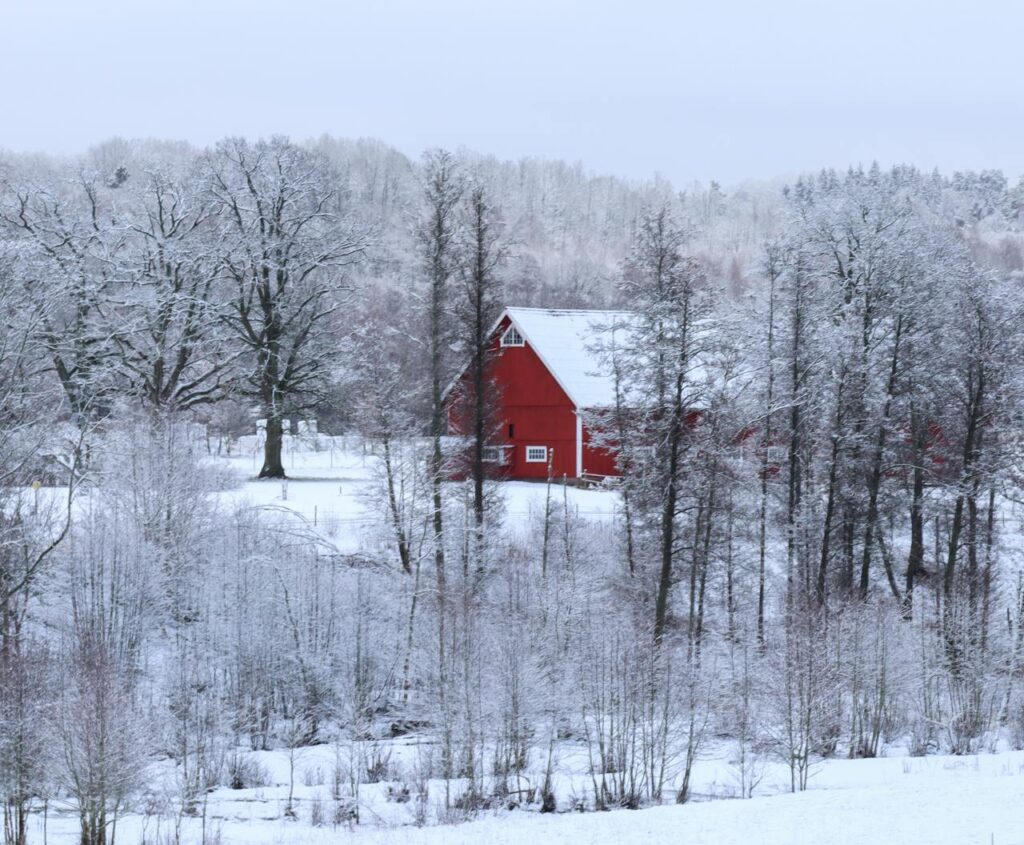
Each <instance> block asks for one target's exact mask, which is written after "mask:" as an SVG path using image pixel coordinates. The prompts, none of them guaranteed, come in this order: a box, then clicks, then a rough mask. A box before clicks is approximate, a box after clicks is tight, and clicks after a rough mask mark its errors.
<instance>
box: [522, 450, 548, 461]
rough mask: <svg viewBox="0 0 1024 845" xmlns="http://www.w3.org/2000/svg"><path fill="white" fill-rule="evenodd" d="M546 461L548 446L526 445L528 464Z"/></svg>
mask: <svg viewBox="0 0 1024 845" xmlns="http://www.w3.org/2000/svg"><path fill="white" fill-rule="evenodd" d="M547 461H548V447H547V446H527V447H526V463H528V464H546V463H547Z"/></svg>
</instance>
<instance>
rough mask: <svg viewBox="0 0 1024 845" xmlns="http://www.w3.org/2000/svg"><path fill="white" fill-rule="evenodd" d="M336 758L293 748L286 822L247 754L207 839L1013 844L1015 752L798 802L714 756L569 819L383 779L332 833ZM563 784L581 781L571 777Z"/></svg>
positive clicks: (904, 765) (461, 844)
mask: <svg viewBox="0 0 1024 845" xmlns="http://www.w3.org/2000/svg"><path fill="white" fill-rule="evenodd" d="M400 742H401V743H402V744H403V745H404V749H403V748H402V747H396V748H395V749H394V752H395V753H396V756H398V757H401V756H403V755H402V754H399V753H398V752H400V751H402V750H404V751H405V752H409V753H412V751H413V747H414V746H413V745H411V744H409V741H408V740H404V741H400ZM341 753H342V757H343V756H344V753H345V752H344V751H342V752H341ZM338 754H339V751H338V750H337V749H334V748H332V747H328V746H320V747H317V748H310V749H305V750H303V751H300V752H299V753H298V755H297V756H296V760H295V772H296V775H295V779H296V785H295V805H296V814H297V819H294V820H289V819H286V818H285V808H286V805H287V796H288V780H289V761H288V756H287V753H286V752H283V751H281V752H261V753H259V754H255V755H252V756H253V758H254V759H256V760H258V761H259V763H260V765H261V766H262V767H263V769H264V771H265V772H266V774H267V775H268V776H269V777H268V779H269V781H270V785H268V786H264V787H258V788H253V789H244V790H230V789H227V788H220V789H218V790H217V791H215V792H214V793H212V794H211V795H210V798H209V804H208V807H207V819H206V823H205V824H206V829H207V836H208V841H217V840H216V839H213V838H211V837H213V836H219V841H220V842H222V843H232V845H235V843H238V844H239V845H241V843H254V845H256V844H257V843H258V844H259V845H288V843H296V845H305V844H306V843H308V845H327V843H340V842H351V843H353V845H477V843H488V845H517V844H518V843H530V845H591V844H592V845H641V843H645V844H646V843H687V845H702V843H703V844H705V845H729V843H744V845H747V843H758V845H799V843H808V845H812V843H813V845H830V843H834V845H854V843H857V844H858V845H860V843H863V845H881V843H890V842H891V843H898V844H899V845H1024V752H1012V751H1007V752H1003V753H999V754H991V755H981V756H976V757H949V756H933V757H924V758H910V757H904V756H899V757H887V758H879V759H874V760H829V761H825V762H823V763H822V764H820V766H819V767H818V768H817V771H816V774H815V775H814V777H813V779H812V782H811V786H810V789H809V790H808V791H807V792H803V793H798V794H789V793H788V792H787V791H786V789H787V783H788V775H787V772H786V770H785V769H784V768H783V767H782V766H781V765H779V764H770V765H769V766H768V768H767V770H766V772H765V779H764V780H763V781H762V784H761V786H760V788H759V790H758V792H759V793H760V794H758V795H756V796H755V797H754V798H751V799H747V800H741V799H732V800H730V799H729V798H728V795H729V794H731V793H732V792H733V788H732V784H733V773H732V772H731V769H730V766H729V764H728V760H727V756H715V757H713V758H710V759H705V760H702V761H701V762H700V763H698V765H697V769H696V772H695V776H696V791H697V792H698V793H700V794H702V795H704V796H706V798H710V797H711V796H718V799H717V800H700V801H694V802H691V803H689V804H686V805H683V806H675V805H671V806H662V807H652V808H648V809H643V810H613V811H610V812H606V813H593V812H590V813H582V814H581V813H573V812H568V811H566V812H559V813H557V814H553V815H541V814H539V813H537V812H535V811H524V810H512V811H509V810H507V809H505V808H497V809H493V810H486V811H483V812H482V813H481V814H480V815H479V816H478V817H477V818H476V819H474V820H473V821H468V822H465V823H462V824H457V825H441V826H434V827H423V828H419V827H416V826H415V824H414V821H415V819H414V806H413V804H412V803H394V802H391V801H389V800H388V799H387V797H386V785H384V784H373V785H363V786H362V788H361V790H360V815H361V818H360V823H359V824H358V825H354V824H350V823H348V822H343V823H342V824H340V825H337V826H335V825H332V824H331V823H330V817H331V814H332V813H333V808H334V804H333V802H332V800H331V797H330V786H329V783H330V781H331V777H332V773H333V767H334V765H335V763H336V761H337V760H338ZM577 775H578V776H579V777H585V773H584V772H582V771H578V772H577ZM431 787H432V793H433V794H434V795H435V797H434V798H433V799H432V800H439V796H440V795H441V794H442V793H441V791H440V789H441V787H440V784H438V783H432V784H431ZM318 802H319V808H320V810H321V811H322V814H323V816H324V818H325V819H326V820H327V821H325V822H324V824H323V825H322V826H318V827H317V826H313V825H312V824H311V817H312V814H313V813H314V812H316V811H315V810H314V805H316V804H317V803H318ZM41 823H42V822H41V819H37V824H38V825H40V826H41ZM48 827H49V830H48V838H49V842H51V843H71V842H73V841H74V836H75V818H74V817H73V816H72V815H70V814H69V813H62V812H59V811H58V812H51V815H50V818H49V820H48ZM171 830H172V823H171V822H169V821H168V820H167V819H166V818H164V819H163V820H161V821H160V822H158V821H157V819H156V817H150V818H148V819H147V818H145V817H144V816H141V815H138V814H135V815H131V816H128V817H126V818H124V819H123V820H122V821H121V822H120V824H119V829H118V833H117V839H118V841H120V842H128V843H136V842H139V841H141V840H142V839H143V837H144V836H148V837H149V838H147V839H146V840H145V841H147V842H151V841H153V842H155V841H163V840H162V839H160V838H159V837H160V836H165V835H167V834H169V833H170V832H171ZM181 830H182V841H183V842H184V843H190V842H196V843H198V842H200V841H201V822H200V821H199V820H198V819H192V818H190V819H185V820H184V821H183V824H182V828H181ZM37 841H41V837H40V839H39V840H37Z"/></svg>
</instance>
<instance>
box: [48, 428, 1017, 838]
mask: <svg viewBox="0 0 1024 845" xmlns="http://www.w3.org/2000/svg"><path fill="white" fill-rule="evenodd" d="M241 445H242V447H243V448H242V450H241V451H240V452H239V451H236V453H235V454H234V455H233V456H231V457H228V458H219V459H218V460H219V461H220V462H221V463H223V464H226V465H228V466H230V467H232V468H233V469H234V470H235V471H236V473H237V475H238V476H239V477H240V478H241V479H242V481H241V483H240V484H239V485H238V486H237V487H235V488H233V489H230V490H225V491H223V492H222V493H221V494H219V495H220V497H221V499H222V501H224V502H225V503H228V504H251V505H252V506H255V507H264V508H270V509H273V510H275V511H277V512H281V511H283V510H287V511H291V512H293V513H294V514H296V515H298V517H299V518H302V519H304V520H305V521H306V522H307V523H308V524H310V525H315V527H316V530H317V531H319V532H321V533H322V534H323V536H324V537H325V538H326V539H328V540H329V541H330V542H332V543H333V544H334V545H336V546H337V547H338V548H339V550H341V551H346V552H354V551H358V550H360V549H365V548H366V547H367V546H366V543H367V542H368V540H369V538H370V537H371V535H372V534H373V533H376V532H377V529H378V528H379V527H380V526H381V520H382V514H380V513H379V512H377V511H376V509H375V505H374V504H373V498H372V497H371V496H370V495H369V493H370V492H371V489H372V485H373V483H374V482H373V479H374V471H375V460H376V459H375V458H374V457H373V456H372V455H371V454H369V453H367V452H365V451H364V450H363V449H362V448H361V447H360V446H359V445H358V444H357V443H354V442H353V443H345V442H343V441H341V440H340V439H338V440H335V439H328V438H322V439H321V448H320V450H319V451H310V450H307V449H301V448H295V449H292V448H290V447H291V444H290V443H289V444H288V446H289V447H288V448H286V450H285V464H286V468H287V471H288V473H289V475H290V478H289V480H288V481H287V482H281V481H258V480H255V479H254V475H255V472H256V471H257V470H258V469H259V461H260V457H261V456H260V454H259V453H258V452H256V451H255V450H254V449H253V446H254V444H252V443H246V441H243V443H242V444H241ZM246 447H247V448H246ZM545 493H546V491H545V485H543V484H530V483H506V484H502V485H501V486H500V489H499V495H500V497H501V499H502V501H503V510H504V514H505V520H506V524H508V525H510V526H513V527H515V526H516V525H517V524H519V525H525V524H526V522H527V521H528V520H530V519H531V518H533V517H535V516H536V515H538V514H539V513H540V512H541V511H542V510H543V508H544V500H545ZM563 495H564V496H566V497H567V499H566V500H567V502H568V505H569V507H570V508H572V509H573V510H574V511H575V512H576V513H578V514H579V515H580V516H581V517H584V518H586V519H588V520H591V521H593V522H595V523H608V522H610V521H611V520H612V519H613V517H614V514H615V510H616V507H617V501H618V496H617V494H616V493H615V492H614V490H597V489H594V490H583V489H576V488H569V489H567V490H565V491H562V489H561V488H558V490H557V491H556V498H554V500H553V505H554V506H556V507H562V506H563V499H562V497H563ZM433 750H434V749H432V746H431V744H430V740H429V738H427V737H422V738H419V737H416V736H409V737H403V738H400V739H396V740H381V741H378V742H375V743H370V744H367V745H364V746H363V747H362V748H360V749H357V748H355V747H353V746H352V745H351V744H346V745H342V746H337V747H336V746H332V745H322V746H317V747H313V748H306V749H300V750H298V751H297V752H296V753H295V754H294V755H293V756H292V757H291V758H290V757H289V753H288V751H286V750H278V751H270V752H255V753H253V752H247V751H245V750H241V749H239V750H238V751H237V753H238V754H239V755H241V757H243V758H244V759H246V760H247V761H250V762H251V763H253V764H255V766H256V768H257V770H258V771H259V772H260V773H261V777H259V778H258V780H259V781H261V783H260V785H254V786H251V787H249V788H244V789H230V788H228V787H219V788H217V789H216V790H215V791H213V792H212V793H210V795H209V796H208V802H207V805H206V808H205V822H204V821H202V820H201V819H199V818H195V817H188V818H184V819H179V821H178V823H179V824H180V830H179V831H178V833H175V824H176V823H175V821H174V814H173V812H171V810H172V808H173V801H168V802H164V803H163V804H162V802H161V795H160V789H159V786H155V787H154V789H153V792H152V794H151V795H150V796H149V797H148V799H147V802H148V804H149V806H150V811H149V812H148V813H147V812H145V811H144V809H143V808H144V806H145V804H146V803H147V802H142V803H140V804H138V805H136V807H135V808H133V811H132V813H130V814H128V815H126V816H125V817H124V818H122V819H121V820H120V821H119V823H118V829H117V834H116V836H117V841H118V842H120V843H129V845H135V843H141V842H146V843H163V842H179V843H182V845H187V843H199V842H203V841H204V837H203V827H204V825H205V830H206V836H205V841H206V842H218V841H219V842H221V843H232V845H234V843H239V844H240V843H254V845H288V844H289V843H296V845H326V843H335V842H352V843H354V845H400V844H402V845H404V844H405V843H409V845H476V844H477V843H487V845H506V843H507V845H512V844H513V843H530V845H549V844H550V845H561V843H564V845H569V844H570V843H571V844H572V845H587V843H594V845H620V843H621V845H639V843H677V842H678V843H686V845H700V843H708V845H727V844H728V843H744V845H746V843H760V845H794V843H814V845H828V843H835V845H851V843H871V845H876V843H889V842H892V843H899V845H913V844H914V843H920V845H960V843H963V845H968V843H972V844H973V843H977V845H1024V752H1018V751H1009V750H1002V751H1001V752H1000V753H997V754H990V755H981V756H975V757H951V756H930V757H923V758H913V757H908V756H905V754H903V753H902V752H899V751H898V750H891V751H890V752H889V753H890V754H891V755H892V756H887V757H882V758H878V759H871V760H846V759H834V760H827V761H823V762H821V763H819V764H817V765H816V766H815V768H814V771H813V774H812V777H811V782H810V788H809V790H808V791H807V792H804V793H798V794H790V793H789V772H788V769H787V768H786V767H785V766H784V765H782V764H781V763H780V762H778V761H774V760H764V761H761V766H762V767H763V770H762V776H761V779H760V781H759V783H758V786H757V788H756V789H755V792H754V797H753V798H750V799H745V800H744V799H736V798H735V795H736V793H737V791H738V788H737V778H738V773H737V771H736V769H735V767H734V766H733V765H732V764H731V762H730V759H731V757H732V750H733V749H732V748H731V746H729V745H728V744H720V745H717V746H712V747H709V748H708V749H706V751H705V753H704V755H703V757H702V759H700V760H699V761H698V762H697V763H696V765H695V769H694V775H693V784H692V790H693V794H694V795H695V796H696V798H695V800H693V801H691V802H690V803H689V804H686V805H683V806H675V805H670V806H661V807H652V808H647V809H642V810H636V811H631V810H614V811H610V812H605V813H594V812H588V813H576V812H573V811H572V810H571V806H572V796H573V795H584V794H592V790H591V789H590V784H591V777H590V775H589V769H588V760H587V757H586V752H585V749H584V747H583V746H582V745H578V744H575V743H573V742H571V741H566V742H563V743H562V744H561V745H560V746H559V747H558V749H557V772H558V774H557V777H556V782H555V792H556V794H557V795H558V797H559V812H558V813H555V814H551V815H542V814H540V813H538V812H537V811H536V805H535V804H534V805H531V806H529V807H528V808H525V809H524V808H518V809H511V810H510V809H508V807H507V806H503V805H495V806H493V807H490V808H487V809H485V810H482V811H480V812H479V813H478V814H477V815H476V817H475V818H473V819H472V820H469V821H465V820H463V821H462V823H459V824H448V825H438V826H427V827H418V826H417V821H418V815H419V813H418V809H417V804H416V800H415V797H413V798H412V800H395V796H396V795H401V794H402V792H403V789H404V787H410V788H411V791H412V793H413V796H415V792H416V786H415V784H414V783H413V781H414V780H415V772H416V769H417V760H418V759H420V758H421V757H422V756H423V755H429V754H431V753H432V751H433ZM357 752H361V753H362V754H363V756H364V758H365V755H366V754H367V753H368V752H371V753H372V754H374V755H375V756H377V757H379V758H380V759H381V760H383V761H385V763H386V765H384V766H383V768H384V769H385V770H387V771H388V772H389V774H388V775H387V776H386V777H388V778H390V780H384V781H383V782H380V783H372V784H367V783H363V784H361V785H360V786H359V787H358V799H357V804H358V812H359V821H358V824H356V823H354V822H353V821H352V820H351V819H349V818H347V816H348V812H347V811H348V809H349V807H350V806H351V804H350V799H349V798H345V799H342V801H340V802H338V801H335V800H334V798H333V797H332V792H333V790H332V783H333V782H334V781H335V778H336V773H337V772H341V773H342V775H343V778H342V780H343V782H344V786H343V792H344V793H345V794H346V795H348V794H349V793H350V791H351V786H350V783H349V782H348V781H347V773H348V772H349V771H350V767H349V760H350V759H352V755H353V754H355V753H357ZM536 758H537V759H535V760H532V761H531V763H532V765H531V766H530V767H528V769H527V771H526V772H525V773H524V775H523V782H522V784H521V786H522V787H523V788H524V789H530V788H532V787H535V786H536V785H537V784H538V782H539V778H540V769H541V768H542V764H543V763H542V760H541V755H540V754H537V755H536ZM162 777H173V774H172V773H171V772H170V770H169V768H168V766H167V764H166V763H163V764H156V766H155V771H154V777H153V783H154V784H159V782H160V780H161V778H162ZM443 790H444V786H443V784H442V783H441V782H439V781H432V782H430V783H429V791H428V796H429V797H428V799H427V801H428V802H429V805H430V806H429V812H427V813H426V815H427V816H428V817H430V818H437V817H443V815H444V814H443V811H442V810H441V809H440V808H441V805H442V796H443V794H444V792H443ZM289 791H292V792H293V795H294V808H295V812H294V816H295V817H294V818H288V817H287V813H286V810H287V807H288V795H289ZM167 792H168V794H169V795H171V794H173V793H174V790H173V788H169V789H168V790H167ZM161 804H162V806H161ZM336 814H337V815H339V816H341V817H342V818H341V820H340V821H338V822H337V823H335V819H334V817H335V815H336ZM457 820H458V819H456V818H455V817H452V821H457ZM34 824H35V826H36V830H35V835H34V836H33V840H32V841H39V842H41V841H44V836H43V824H44V821H43V818H42V817H41V816H37V817H35V818H34ZM45 824H46V834H45V841H47V842H49V843H52V844H53V845H71V843H73V842H75V841H76V840H77V831H76V826H77V819H76V817H75V816H74V814H73V813H72V812H71V811H70V808H62V807H53V808H51V809H50V812H49V814H48V817H47V818H46V821H45ZM179 834H180V835H179Z"/></svg>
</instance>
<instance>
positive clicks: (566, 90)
mask: <svg viewBox="0 0 1024 845" xmlns="http://www.w3.org/2000/svg"><path fill="white" fill-rule="evenodd" d="M0 70H2V82H0V85H2V87H0V91H2V94H0V148H6V149H8V150H14V151H28V150H42V151H50V152H58V153H73V152H79V151H82V150H84V149H86V148H87V147H88V146H90V145H91V144H93V143H96V142H98V141H101V140H104V139H106V138H110V137H113V136H120V137H129V138H131V137H159V138H173V139H186V140H189V141H192V142H194V143H197V144H207V143H210V142H212V141H215V140H217V139H218V138H221V137H223V136H225V135H229V134H232V135H234V134H240V135H246V136H249V137H257V136H261V135H269V134H274V133H282V134H286V135H289V136H291V137H292V138H294V139H297V140H303V139H306V138H310V137H314V136H317V135H320V134H322V133H325V132H327V133H330V134H332V135H337V136H343V137H358V136H369V137H376V138H380V139H382V140H384V141H386V142H388V143H390V144H393V145H394V146H396V147H398V148H399V149H401V150H403V151H404V152H407V153H410V154H412V155H417V154H419V153H420V152H421V151H423V150H424V149H426V148H428V147H432V146H448V147H458V146H467V147H470V148H473V149H476V150H480V151H482V152H487V153H494V154H496V155H498V156H500V157H503V158H519V157H521V156H527V155H539V156H545V157H553V158H562V159H567V160H570V161H581V162H582V163H583V164H584V165H585V166H586V167H588V168H590V169H592V170H595V171H599V172H609V173H615V174H619V175H623V176H628V177H636V178H643V177H648V176H651V175H652V174H654V173H656V172H657V173H662V174H664V175H666V176H668V177H669V178H671V179H673V180H674V181H676V182H677V183H686V182H689V181H691V180H693V179H700V180H708V179H711V178H716V179H719V180H720V181H723V182H725V183H727V184H730V183H735V182H736V181H738V180H741V179H743V178H745V177H753V178H771V177H775V176H783V175H791V174H793V173H794V172H797V171H806V170H813V169H817V168H819V167H821V166H825V165H834V166H844V165H846V164H849V163H859V162H860V163H865V164H866V163H868V162H870V161H872V160H878V161H880V162H882V163H883V164H890V163H894V162H911V163H915V164H917V165H919V166H921V167H924V168H931V167H935V166H937V167H940V168H941V169H943V170H945V171H947V172H948V171H951V170H953V169H962V168H974V169H981V168H989V167H999V168H1002V169H1003V170H1005V171H1006V172H1007V173H1008V174H1009V175H1011V176H1016V175H1018V174H1021V173H1024V3H1022V2H1021V0H1003V2H994V1H993V0H973V2H960V0H953V2H950V0H928V2H918V0H887V2H886V1H885V0H841V2H835V0H804V1H803V2H799V1H798V0H763V2H757V0H717V2H716V0H679V2H669V0H664V2H649V1H648V0H619V2H603V0H588V1H587V2H575V0H571V2H570V0H566V2H559V0H548V1H547V2H543V0H514V2H504V3H494V2H488V0H475V2H468V1H466V2H464V0H433V2H430V0H423V2H415V1H414V0H376V2H373V0H368V1H367V2H350V0H273V2H268V0H245V1H244V2H240V1H239V0H206V2H197V0H177V2H175V0H160V1H159V2H156V1H155V0H134V2H127V1H126V0H125V1H124V2H122V0H0Z"/></svg>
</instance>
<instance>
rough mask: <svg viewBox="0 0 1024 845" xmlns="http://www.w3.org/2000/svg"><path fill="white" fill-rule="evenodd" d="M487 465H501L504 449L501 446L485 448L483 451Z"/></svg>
mask: <svg viewBox="0 0 1024 845" xmlns="http://www.w3.org/2000/svg"><path fill="white" fill-rule="evenodd" d="M482 452H483V460H484V463H485V464H500V463H504V461H503V460H502V455H501V452H502V449H501V447H500V446H484V448H483V449H482Z"/></svg>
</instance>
